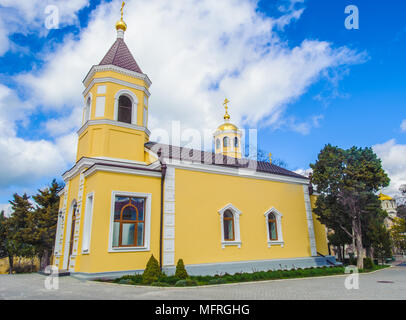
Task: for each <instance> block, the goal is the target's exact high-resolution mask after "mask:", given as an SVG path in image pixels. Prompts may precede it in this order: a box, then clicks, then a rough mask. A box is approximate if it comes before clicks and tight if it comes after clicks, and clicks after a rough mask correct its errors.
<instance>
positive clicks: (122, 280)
mask: <svg viewBox="0 0 406 320" xmlns="http://www.w3.org/2000/svg"><path fill="white" fill-rule="evenodd" d="M118 283H119V284H133V282H132V281H131V280H130V279H121V280H120V281H119V282H118Z"/></svg>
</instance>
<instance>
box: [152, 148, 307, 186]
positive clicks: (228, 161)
mask: <svg viewBox="0 0 406 320" xmlns="http://www.w3.org/2000/svg"><path fill="white" fill-rule="evenodd" d="M145 146H146V147H147V148H148V149H150V150H152V151H154V152H158V150H161V152H162V154H163V156H164V157H168V158H170V159H176V160H189V161H194V162H200V163H204V164H212V165H218V166H223V167H231V168H252V169H255V170H256V171H257V172H264V173H270V174H277V175H282V176H288V177H292V178H298V179H305V180H307V178H306V177H304V176H302V175H300V174H297V173H295V172H292V171H289V170H287V169H284V168H281V167H278V166H276V165H274V164H271V163H269V162H264V161H255V160H250V159H246V158H244V159H235V158H232V157H227V156H224V155H222V154H215V153H213V152H207V151H201V150H196V149H189V148H183V147H177V146H172V145H166V144H161V143H156V142H147V143H146V144H145Z"/></svg>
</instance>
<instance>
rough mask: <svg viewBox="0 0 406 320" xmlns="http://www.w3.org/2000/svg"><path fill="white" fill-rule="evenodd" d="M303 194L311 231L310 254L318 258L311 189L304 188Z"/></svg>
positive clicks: (308, 226)
mask: <svg viewBox="0 0 406 320" xmlns="http://www.w3.org/2000/svg"><path fill="white" fill-rule="evenodd" d="M303 194H304V202H305V209H306V220H307V228H308V230H309V240H310V253H311V255H312V257H315V256H317V248H316V237H315V235H314V225H313V214H312V207H311V202H310V196H309V188H308V186H306V185H304V186H303Z"/></svg>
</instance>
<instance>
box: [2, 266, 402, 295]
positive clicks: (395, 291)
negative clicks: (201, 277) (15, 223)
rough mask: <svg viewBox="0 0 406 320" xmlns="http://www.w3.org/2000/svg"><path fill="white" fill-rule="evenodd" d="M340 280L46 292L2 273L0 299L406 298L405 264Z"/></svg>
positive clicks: (66, 285)
mask: <svg viewBox="0 0 406 320" xmlns="http://www.w3.org/2000/svg"><path fill="white" fill-rule="evenodd" d="M344 280H345V276H330V277H324V278H311V279H309V278H308V279H291V280H274V281H265V282H256V283H242V284H231V285H218V286H208V287H197V288H196V287H195V288H155V287H137V286H130V285H116V284H110V283H101V282H94V281H80V280H77V279H75V278H72V277H61V278H59V289H58V290H47V289H45V287H44V281H45V277H44V276H41V275H39V274H22V275H0V299H63V300H65V299H119V300H124V299H139V300H141V299H152V300H154V299H162V300H165V299H170V300H176V299H184V300H195V299H202V300H206V299H207V300H224V299H227V300H228V299H267V300H268V299H310V300H319V299H335V300H337V299H338V300H339V299H350V300H351V299H401V300H405V299H406V265H400V266H395V267H392V268H388V269H384V270H381V271H378V272H375V273H371V274H361V275H360V278H359V289H358V290H347V289H345V287H344ZM378 281H384V282H378Z"/></svg>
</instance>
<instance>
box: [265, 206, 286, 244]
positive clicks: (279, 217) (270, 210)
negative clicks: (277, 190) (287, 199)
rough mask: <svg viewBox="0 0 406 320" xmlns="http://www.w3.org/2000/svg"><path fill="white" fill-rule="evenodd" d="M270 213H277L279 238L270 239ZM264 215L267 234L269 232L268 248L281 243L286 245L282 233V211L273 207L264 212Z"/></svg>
mask: <svg viewBox="0 0 406 320" xmlns="http://www.w3.org/2000/svg"><path fill="white" fill-rule="evenodd" d="M270 213H273V214H274V215H275V219H276V232H277V233H278V240H270V236H269V227H268V215H269V214H270ZM264 216H265V226H266V234H267V237H266V239H267V243H268V248H270V247H271V246H276V245H280V246H281V247H282V248H283V247H284V245H285V242H284V241H283V233H282V217H283V215H282V213H280V212H279V211H278V210H276V209H275V208H271V209H269V210H268V211H266V212H265V213H264Z"/></svg>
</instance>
